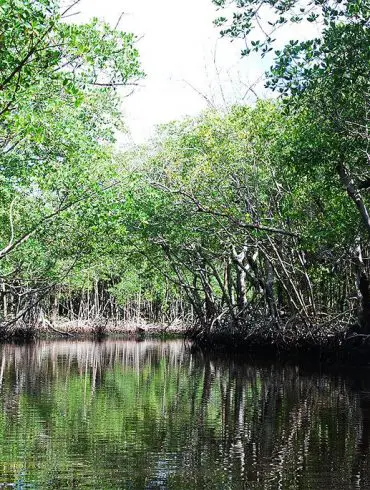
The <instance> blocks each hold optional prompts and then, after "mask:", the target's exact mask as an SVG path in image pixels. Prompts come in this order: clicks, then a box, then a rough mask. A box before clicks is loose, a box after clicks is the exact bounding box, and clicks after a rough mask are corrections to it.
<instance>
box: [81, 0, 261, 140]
mask: <svg viewBox="0 0 370 490" xmlns="http://www.w3.org/2000/svg"><path fill="white" fill-rule="evenodd" d="M78 10H79V11H80V12H81V13H80V14H79V16H78V18H75V20H78V21H85V20H88V19H90V18H91V17H99V18H101V19H104V20H105V21H108V22H110V23H111V24H113V25H115V24H116V22H117V20H118V18H119V16H120V14H121V13H122V12H124V13H125V15H124V16H123V18H122V20H121V23H120V28H121V29H122V30H124V31H130V32H134V33H135V34H137V35H138V36H139V37H140V36H143V37H142V39H141V40H140V41H139V43H138V49H139V52H140V57H141V61H142V65H143V69H144V71H145V73H146V74H147V77H146V79H144V80H143V81H142V82H141V83H140V84H141V85H142V86H141V87H140V88H138V89H137V90H136V91H135V92H134V93H133V94H132V95H131V96H129V97H127V98H124V99H123V104H122V108H123V113H124V116H125V120H126V124H127V126H128V129H129V132H130V134H131V137H132V141H133V142H135V143H140V142H142V141H144V140H145V139H147V138H148V137H149V136H150V135H151V134H152V133H153V129H154V126H155V125H156V124H159V123H163V122H168V121H170V120H174V119H180V118H182V117H184V116H186V115H195V114H198V113H199V112H200V111H202V110H203V109H205V108H206V107H207V105H209V102H207V101H206V100H205V98H204V97H203V96H202V94H204V95H205V96H206V97H207V98H208V100H209V101H210V102H211V103H213V104H215V105H217V106H220V105H225V103H226V104H230V103H233V102H238V101H239V102H240V101H241V100H242V99H243V96H244V94H245V92H246V89H247V87H248V86H249V85H250V84H251V83H253V82H255V81H256V80H257V79H258V78H259V77H260V76H261V74H262V73H263V71H264V69H265V68H267V66H264V67H263V66H262V64H261V61H260V60H258V58H254V59H253V57H248V59H241V58H240V48H241V44H239V45H238V44H237V42H232V43H231V42H230V40H228V39H219V28H216V27H214V26H213V24H212V22H213V20H214V19H215V18H216V17H217V15H218V13H217V11H216V8H215V6H214V5H213V4H212V2H211V0H156V1H154V0H81V2H80V4H79V6H78ZM190 85H191V86H192V87H194V88H192V87H191V86H190ZM258 90H259V93H261V84H260V88H259V89H258ZM198 92H199V93H198ZM123 95H124V94H123ZM250 96H251V97H252V99H253V95H252V94H251V93H250ZM245 100H248V98H247V99H245Z"/></svg>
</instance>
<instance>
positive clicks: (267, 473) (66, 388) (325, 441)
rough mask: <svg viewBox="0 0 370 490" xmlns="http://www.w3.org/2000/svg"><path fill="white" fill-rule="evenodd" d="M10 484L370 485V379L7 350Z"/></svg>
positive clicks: (125, 353)
mask: <svg viewBox="0 0 370 490" xmlns="http://www.w3.org/2000/svg"><path fill="white" fill-rule="evenodd" d="M0 383H1V391H0V433H1V435H0V488H18V489H25V488H40V489H49V488H50V489H51V488H55V489H64V488H68V489H69V488H92V489H243V488H247V489H249V488H250V489H274V490H275V489H284V490H285V489H315V490H322V489H328V490H329V489H347V488H348V489H352V488H363V489H368V488H370V465H369V462H370V458H369V435H370V425H369V424H370V374H369V373H368V372H367V371H362V372H360V373H357V375H356V376H354V375H353V374H352V375H351V376H349V375H341V376H338V375H337V376H333V375H324V374H321V375H320V374H307V373H305V372H304V371H302V369H300V368H298V367H285V368H281V367H279V366H277V365H274V364H265V365H258V364H252V363H248V362H245V363H242V362H240V361H237V360H235V359H233V358H232V357H229V358H224V359H222V360H221V359H217V358H209V357H207V356H202V355H201V354H200V353H191V352H190V350H189V349H187V348H185V347H184V345H183V344H182V342H177V341H176V342H168V343H156V342H142V343H134V342H124V341H117V342H116V341H107V342H105V343H101V344H95V343H92V342H43V343H40V344H38V345H34V346H26V347H19V346H18V347H17V346H10V345H4V346H1V347H0Z"/></svg>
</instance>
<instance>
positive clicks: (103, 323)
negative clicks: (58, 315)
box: [0, 319, 187, 341]
mask: <svg viewBox="0 0 370 490" xmlns="http://www.w3.org/2000/svg"><path fill="white" fill-rule="evenodd" d="M186 331H187V327H186V326H185V325H184V324H183V323H182V322H180V321H175V322H172V323H171V324H163V323H149V322H146V321H145V320H143V319H140V321H131V322H123V321H122V322H116V321H110V320H104V319H103V320H101V319H98V320H84V321H81V320H80V321H77V320H76V321H71V320H66V319H59V320H58V321H55V322H49V321H47V322H43V323H42V324H40V325H37V326H30V325H17V326H16V327H15V328H13V329H9V330H7V331H5V330H4V332H3V336H2V338H1V339H0V340H3V341H8V340H24V341H32V340H35V339H45V338H50V339H53V338H95V339H100V338H104V337H128V338H133V339H142V338H150V337H166V338H168V337H171V336H181V335H185V334H186Z"/></svg>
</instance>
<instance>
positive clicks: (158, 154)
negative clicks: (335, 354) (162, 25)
mask: <svg viewBox="0 0 370 490" xmlns="http://www.w3.org/2000/svg"><path fill="white" fill-rule="evenodd" d="M214 3H215V4H216V5H217V6H218V7H219V8H221V9H222V8H226V7H227V9H226V10H225V11H226V12H229V11H230V8H231V9H232V10H233V9H234V10H235V11H234V13H233V14H232V18H231V20H229V19H228V18H227V16H224V17H220V18H218V19H217V21H216V24H217V25H220V26H222V29H223V30H222V35H224V36H229V37H232V38H236V37H242V38H244V39H245V42H246V49H245V50H244V51H243V53H242V54H243V56H247V55H248V54H249V52H250V51H255V52H257V53H260V54H261V55H262V56H267V57H270V58H271V57H274V61H273V66H272V68H271V69H270V71H269V72H268V73H267V77H266V84H267V86H269V87H270V88H272V89H273V90H275V91H277V92H278V93H280V97H279V98H277V99H274V100H273V101H264V102H262V101H260V102H258V103H257V104H256V105H255V106H254V107H240V106H239V107H233V108H230V109H229V110H228V111H226V112H217V111H210V112H206V113H204V114H203V115H200V116H199V117H197V118H193V119H186V120H184V121H180V122H174V123H171V124H168V125H165V126H163V127H161V128H158V132H157V135H156V137H155V138H153V140H152V141H150V142H149V143H148V144H147V145H145V146H143V147H140V148H134V149H133V150H131V151H126V152H124V153H122V152H121V153H119V152H117V150H114V140H115V136H116V132H117V130H119V129H120V127H121V121H120V114H119V105H118V102H119V101H118V97H117V96H116V91H115V88H116V87H117V86H119V85H125V84H129V83H135V80H136V79H137V78H139V77H140V76H142V73H141V70H140V66H139V63H138V54H137V51H136V49H135V45H134V41H135V38H134V36H133V35H131V34H126V33H121V32H119V31H117V30H112V29H111V28H110V27H108V26H107V25H104V24H100V23H98V22H97V21H95V20H94V21H92V22H91V23H89V24H88V25H75V24H71V23H69V22H66V21H65V19H63V17H64V16H66V15H68V13H69V11H68V10H66V11H65V12H64V13H61V11H60V8H59V6H58V5H57V4H56V3H55V2H54V1H51V0H50V1H41V0H40V1H39V2H29V3H28V2H23V3H22V4H19V2H15V1H8V2H5V6H4V7H2V10H1V11H0V14H1V16H2V19H3V20H4V22H3V23H2V25H3V43H2V45H1V51H0V63H1V66H2V82H1V83H0V86H1V87H2V91H1V95H0V98H1V108H0V131H1V142H2V154H1V157H0V158H1V163H0V179H1V182H2V186H1V194H0V199H1V206H0V220H1V235H0V240H1V249H0V266H1V271H0V274H1V279H2V293H3V294H2V299H3V304H2V316H3V324H4V331H6V332H9V328H10V327H11V326H13V327H15V326H17V325H18V323H19V320H20V319H24V320H25V321H26V324H30V320H31V319H30V315H31V316H32V315H34V312H35V311H37V315H36V319H35V324H37V323H38V322H39V321H40V307H41V308H42V309H43V310H44V314H45V315H46V317H48V318H50V317H53V318H57V317H58V315H61V316H68V317H69V318H70V319H75V318H79V319H85V320H86V319H87V320H88V319H91V318H95V319H96V318H100V319H101V318H102V317H104V318H110V319H114V320H116V321H120V320H127V319H128V318H132V317H135V318H137V319H139V318H140V317H143V316H144V317H146V318H147V319H150V320H154V321H172V320H173V319H174V318H175V317H181V319H182V320H184V321H186V322H188V323H190V324H191V325H192V326H193V331H194V332H195V334H196V335H197V336H201V337H202V338H207V337H208V335H209V334H210V333H215V332H217V333H218V334H220V333H222V335H225V334H226V335H227V336H230V333H232V334H233V335H234V334H235V335H238V338H239V339H240V338H243V339H245V338H251V337H253V338H255V337H256V336H258V337H260V338H261V337H267V338H269V339H270V338H271V336H273V338H274V339H277V338H279V339H284V340H287V339H288V340H292V339H294V341H296V340H297V339H301V340H303V341H306V340H307V339H313V338H314V339H316V340H319V341H320V342H321V341H322V340H323V339H328V338H330V336H332V335H333V334H336V333H339V332H342V331H344V330H345V329H346V328H347V327H348V326H349V325H353V324H356V325H357V326H356V329H357V330H359V329H362V330H363V333H368V331H369V327H370V289H369V278H368V277H369V276H368V274H369V259H368V256H369V248H368V238H369V233H370V217H369V211H368V206H369V197H368V189H369V187H370V175H369V171H368V166H369V163H370V160H369V154H370V153H369V143H370V140H369V133H368V124H369V116H368V114H369V111H370V107H369V94H370V86H369V85H370V77H369V72H370V70H369V68H370V51H369V46H370V25H369V18H370V15H369V3H368V2H367V1H366V0H364V1H361V0H347V1H342V2H333V1H329V0H328V1H326V0H325V1H316V0H314V1H303V0H302V1H301V2H290V1H286V0H284V1H282V0H279V1H267V0H266V1H264V0H262V1H259V2H256V1H255V0H243V1H239V0H237V1H230V2H226V1H221V0H216V1H214ZM289 23H293V24H301V25H302V26H305V28H306V27H307V25H309V24H310V23H315V26H316V28H315V32H317V33H318V34H316V35H315V36H312V38H311V39H305V40H299V39H298V40H292V41H290V42H289V43H288V44H286V45H285V46H279V45H278V43H279V35H278V32H279V31H278V29H279V28H280V27H281V28H284V26H285V27H287V25H288V24H289ZM273 34H274V36H275V37H276V41H275V39H274V36H273ZM15 38H17V39H18V41H17V44H15V43H14V39H15ZM36 305H37V308H35V306H36Z"/></svg>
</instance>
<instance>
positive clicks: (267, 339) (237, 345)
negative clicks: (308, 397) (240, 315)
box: [188, 327, 370, 366]
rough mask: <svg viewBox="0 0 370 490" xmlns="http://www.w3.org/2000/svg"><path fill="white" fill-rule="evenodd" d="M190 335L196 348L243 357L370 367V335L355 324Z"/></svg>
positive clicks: (194, 333)
mask: <svg viewBox="0 0 370 490" xmlns="http://www.w3.org/2000/svg"><path fill="white" fill-rule="evenodd" d="M188 337H189V338H190V339H191V340H192V342H193V345H194V348H199V349H201V350H203V351H206V352H207V351H208V352H218V353H227V354H230V353H234V354H235V355H237V356H239V357H243V358H244V359H253V360H281V361H283V362H284V361H287V362H290V361H292V362H297V361H305V362H311V363H320V364H321V363H322V364H332V365H348V366H351V365H353V366H370V335H365V334H362V333H360V332H358V331H356V327H350V328H347V329H344V330H343V329H338V331H336V332H332V333H320V332H310V333H309V334H304V335H303V334H302V333H301V332H298V331H296V332H293V331H288V332H282V331H280V332H273V331H271V330H269V331H268V332H266V331H259V332H258V331H257V332H254V333H252V334H245V333H243V332H235V331H234V332H230V331H228V332H222V331H221V332H220V331H219V332H217V331H216V332H212V333H208V334H204V333H199V332H195V331H192V332H191V333H190V334H189V335H188Z"/></svg>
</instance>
